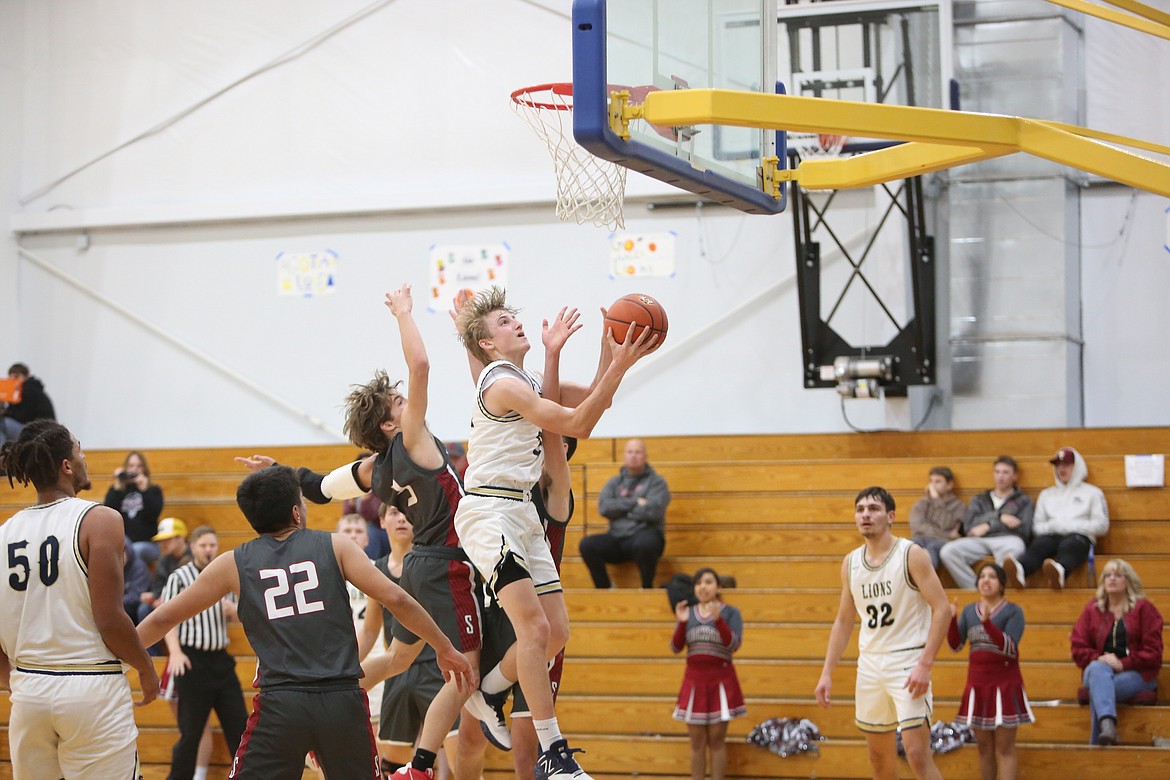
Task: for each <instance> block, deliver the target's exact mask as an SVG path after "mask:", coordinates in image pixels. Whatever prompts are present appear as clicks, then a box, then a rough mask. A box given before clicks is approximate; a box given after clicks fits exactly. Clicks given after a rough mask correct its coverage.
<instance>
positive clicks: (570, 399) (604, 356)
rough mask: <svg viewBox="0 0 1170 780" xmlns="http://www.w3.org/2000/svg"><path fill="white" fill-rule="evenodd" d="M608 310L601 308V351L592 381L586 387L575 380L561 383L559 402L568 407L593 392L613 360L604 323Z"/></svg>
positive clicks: (579, 402) (577, 404) (607, 330)
mask: <svg viewBox="0 0 1170 780" xmlns="http://www.w3.org/2000/svg"><path fill="white" fill-rule="evenodd" d="M606 314H608V311H607V310H606V309H605V307H602V309H601V352H600V354H599V355H598V358H597V372H596V373H594V375H593V381H592V382H590V383H589V386H588V387H586V386H585V385H582V384H577V383H575V382H563V383H562V384H561V401H560V403H561V404H562V405H564V406H568V407H577V406H580V405H581V402H582V401H584V400H585V398H586V397H587V396H588V395H589V394H590V393H591V392H593V388H595V387H597V385H598V383H599V382H601V377H602V376H603V375H604V374H605V369H606V368H607V367H608V366H609V364H610V361H612V360H613V352H612V351H611V350H610V348H609V328H607V327H606V325H605V315H606Z"/></svg>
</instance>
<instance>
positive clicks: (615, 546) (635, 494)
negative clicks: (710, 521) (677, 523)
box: [580, 439, 670, 588]
mask: <svg viewBox="0 0 1170 780" xmlns="http://www.w3.org/2000/svg"><path fill="white" fill-rule="evenodd" d="M624 462H625V465H623V466H622V470H621V473H619V474H618V475H617V476H616V477H614V478H613V479H611V480H610V481H609V482H606V483H605V487H603V488H602V489H601V496H600V497H599V498H598V500H597V511H598V512H600V513H601V515H602V516H603V517H605V518H606V519H607V520H609V531H607V532H606V533H603V534H594V535H592V536H586V537H585V538H584V539H582V540H581V544H580V551H581V557H582V558H584V559H585V565H586V566H588V567H589V574H590V575H592V577H593V584H594V586H596V587H598V588H609V587H612V584H611V583H610V580H609V573H608V572H606V570H605V565H606V564H607V563H621V562H623V561H634V562H636V563H637V564H638V570H639V571H640V572H641V575H642V587H643V588H653V587H654V571H655V569H657V568H658V559H659V558H661V557H662V551H663V549H665V547H666V506H667V504H669V503H670V489H669V488H668V487H667V486H666V480H665V479H663V478H662V477H661V476H660V475H659V474H658V472H656V471H655V470H654V469H653V468H651V467H650V464H649V463H647V462H646V444H645V442H643V441H642V440H641V439H630V440H629V441H628V442H626V451H625V456H624Z"/></svg>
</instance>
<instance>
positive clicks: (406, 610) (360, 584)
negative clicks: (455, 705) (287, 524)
mask: <svg viewBox="0 0 1170 780" xmlns="http://www.w3.org/2000/svg"><path fill="white" fill-rule="evenodd" d="M333 552H334V553H335V554H336V555H337V563H338V565H339V566H340V567H341V572H342V575H343V576H344V577H345V578H346V579H347V580H348V581H349V582H351V583H353V585H354V586H355V587H356V588H357V589H358V590H360V591H361V592H362V593H365V594H366V595H367V596H372V597H373V598H374V599H375V600H377V601H378V602H379V603H381V604H382V605H383V606H385V607H386V609H388V610H390V612H391V613H393V615H394V617H395V618H397V620H398V622H399V623H401V624H402V625H403V626H405V627H406V628H407V629H409V630H410V631H411V632H412V633H414V634H415V636H418V637H421V638H422V639H423V641H425V642H426V643H427V644H428V645H430V646H431V647H433V648H435V655H436V657H437V659H438V662H439V668H440V669H441V670H442V671H443V677H444V679H447V680H452V679H453V680H455V684H456V686H457V687H458V688H459V690H461V691H467V690H475V687H476V686H477V685H478V684H479V683H478V681H477V680H476V679H475V677H476V675H475V671H474V670H473V668H472V666H471V663H470V662H469V661H468V660H467V658H465V657H464V655H463V654H462V653H460V652H459V651H458V650H456V649H455V646H454V645H453V644H451V640H450V639H448V638H447V635H446V634H444V633H443V631H442V629H440V628H439V627H438V625H436V624H435V621H434V620H433V619H432V618H431V616H430V615H428V614H427V612H426V610H424V609H423V608H422V606H421V605H420V604H419V603H418V602H417V601H415V600H414V599H413V598H411V597H410V595H409V594H407V592H406V591H404V590H403V589H402V588H400V587H398V586H397V585H395V584H394V583H393V582H392V581H391V580H390V578H389V577H387V576H386V575H384V574H383V573H382V572H380V571H378V570H377V569H376V568H375V567H374V563H373V561H371V560H370V559H369V558H367V557H366V554H365V553H363V552H362V550H361V548H360V547H358V546H357V545H356V544H354V543H353V542H352V541H350V540H349V539H346V538H344V537H342V536H338V535H337V534H334V535H333Z"/></svg>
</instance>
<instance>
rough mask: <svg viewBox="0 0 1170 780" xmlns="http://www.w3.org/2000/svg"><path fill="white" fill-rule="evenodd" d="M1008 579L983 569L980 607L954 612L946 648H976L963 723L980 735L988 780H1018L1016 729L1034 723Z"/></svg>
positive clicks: (1020, 624) (1018, 612)
mask: <svg viewBox="0 0 1170 780" xmlns="http://www.w3.org/2000/svg"><path fill="white" fill-rule="evenodd" d="M1006 584H1007V574H1005V573H1004V570H1003V567H1001V566H999V565H998V564H995V563H985V564H983V565H982V566H980V567H979V579H978V581H977V583H976V588H978V590H979V601H977V602H975V603H974V604H968V605H967V606H966V607H964V608H963V612H962V614H961V615H959V614H957V613H958V600H957V599H956V600H955V604H954V606H952V608H951V626H950V631H949V632H948V634H947V642H948V643H949V644H950V646H951V649H952V650H954V651H956V652H958V651H959V650H960V649H962V647H963V643H964V642H970V643H971V656H970V662H969V665H968V667H967V687H966V688H965V689H964V690H963V699H962V701H961V702H960V704H959V717H958V721H959V722H960V723H966V724H967V725H968V726H970V727H971V728H973V729H974V730H975V740H976V742H977V743H978V745H979V775H980V777H981V778H982V779H983V780H995V778H996V772H997V770H998V777H999V780H1015V777H1016V765H1017V762H1016V727H1017V726H1019V725H1020V724H1021V723H1033V722H1035V720H1036V719H1035V718H1034V717H1033V716H1032V706H1031V705H1030V704H1029V703H1028V695H1027V694H1026V693H1025V692H1024V678H1023V677H1021V676H1020V661H1019V653H1018V650H1017V648H1018V646H1019V642H1020V637H1021V636H1023V634H1024V611H1023V610H1022V609H1020V608H1019V606H1017V605H1016V604H1012V603H1011V602H1009V601H1007V600H1006V599H1005V598H1004V596H1003V593H1004V587H1005V586H1006Z"/></svg>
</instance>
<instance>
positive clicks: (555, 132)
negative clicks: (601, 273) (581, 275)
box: [512, 84, 626, 230]
mask: <svg viewBox="0 0 1170 780" xmlns="http://www.w3.org/2000/svg"><path fill="white" fill-rule="evenodd" d="M512 110H513V111H515V112H516V113H517V114H519V115H520V116H522V117H523V118H524V120H525V121H526V122H528V125H529V127H531V128H532V129H533V130H534V131H536V135H537V136H539V137H540V139H541V140H542V141H544V144H545V146H546V147H548V151H549V153H550V154H551V155H552V158H553V166H554V168H555V169H556V177H557V217H558V218H560V219H561V220H567V219H569V218H570V217H572V218H573V219H575V220H577V224H578V225H583V224H585V223H586V222H592V223H593V224H594V225H597V226H598V227H607V228H609V229H610V230H618V229H620V228H624V227H625V226H626V222H625V217H624V215H623V214H622V201H623V199H624V198H625V194H626V169H625V168H623V167H622V166H620V165H617V164H615V163H611V162H610V161H609V160H603V159H601V158H600V157H597V156H595V155H593V154H591V153H590V152H588V151H586V150H585V149H584V148H583V147H582V146H581V145H580V144H578V143H577V142H576V141H575V140H574V139H573V85H572V84H543V85H541V86H537V87H527V88H525V89H519V90H516V91H515V92H513V93H512Z"/></svg>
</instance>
